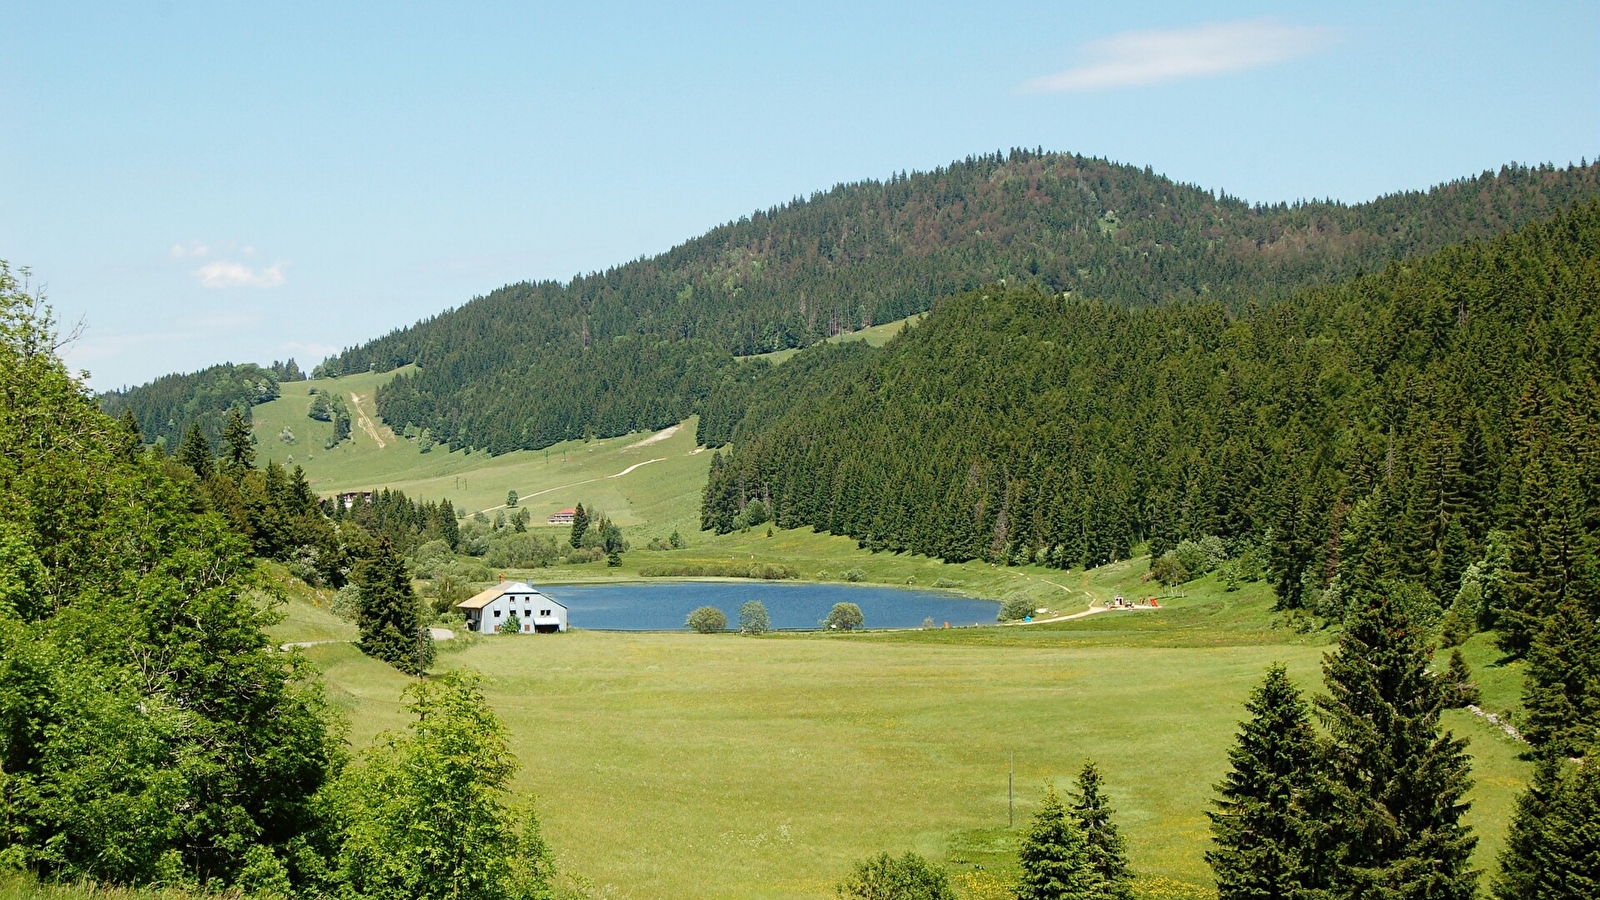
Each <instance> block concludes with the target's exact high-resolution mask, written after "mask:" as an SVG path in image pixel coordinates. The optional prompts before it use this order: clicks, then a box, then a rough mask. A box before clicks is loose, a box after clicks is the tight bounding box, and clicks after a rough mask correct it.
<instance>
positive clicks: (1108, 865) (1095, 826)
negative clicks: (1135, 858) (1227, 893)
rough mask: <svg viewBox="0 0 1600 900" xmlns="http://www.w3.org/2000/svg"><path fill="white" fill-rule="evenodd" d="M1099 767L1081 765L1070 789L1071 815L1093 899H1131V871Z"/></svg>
mask: <svg viewBox="0 0 1600 900" xmlns="http://www.w3.org/2000/svg"><path fill="white" fill-rule="evenodd" d="M1102 786H1103V780H1102V778H1101V776H1100V769H1099V767H1097V766H1096V765H1095V764H1094V763H1093V762H1086V763H1084V764H1083V771H1081V772H1079V773H1078V780H1077V784H1076V786H1075V787H1076V790H1075V791H1074V792H1073V797H1072V808H1071V814H1072V818H1073V821H1074V822H1076V823H1077V826H1078V829H1079V830H1080V831H1081V832H1082V833H1083V845H1084V856H1085V858H1086V859H1087V860H1088V863H1089V868H1090V869H1091V870H1093V871H1094V874H1095V882H1096V883H1095V889H1094V893H1093V894H1092V896H1093V897H1094V898H1095V900H1132V897H1133V873H1131V872H1129V871H1128V856H1127V847H1126V845H1125V843H1124V841H1123V839H1122V835H1121V834H1120V833H1119V832H1118V831H1117V823H1115V822H1113V821H1111V815H1112V813H1113V812H1114V810H1112V808H1111V802H1110V800H1109V799H1108V798H1107V797H1106V795H1105V794H1104V793H1103V792H1102V790H1101V788H1102Z"/></svg>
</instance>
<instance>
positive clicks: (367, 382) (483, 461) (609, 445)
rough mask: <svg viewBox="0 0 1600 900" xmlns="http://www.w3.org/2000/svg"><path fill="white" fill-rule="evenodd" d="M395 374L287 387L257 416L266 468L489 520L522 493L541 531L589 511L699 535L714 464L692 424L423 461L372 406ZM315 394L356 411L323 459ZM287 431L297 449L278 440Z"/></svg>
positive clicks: (324, 434) (323, 432)
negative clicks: (338, 398) (703, 494)
mask: <svg viewBox="0 0 1600 900" xmlns="http://www.w3.org/2000/svg"><path fill="white" fill-rule="evenodd" d="M396 374H398V373H397V372H387V373H383V374H377V373H364V374H360V375H347V376H344V377H342V378H321V379H313V380H310V381H297V382H285V383H284V384H283V385H282V395H281V396H280V397H279V398H278V399H276V400H273V401H271V402H268V403H264V404H261V405H260V406H257V407H255V410H254V429H255V434H256V441H257V454H258V457H259V461H260V463H261V464H262V465H265V464H266V462H267V461H268V460H276V461H278V462H280V463H284V464H286V465H291V466H293V465H299V466H302V467H304V468H305V470H306V475H307V477H308V478H309V479H310V481H311V485H312V487H313V488H314V489H315V490H316V491H317V492H318V493H320V494H323V495H327V494H331V493H333V492H335V491H343V490H363V489H376V488H385V487H387V488H398V489H400V490H402V491H405V492H406V494H407V495H408V496H411V497H417V498H422V499H429V500H441V499H446V498H448V499H449V500H450V501H451V502H452V503H454V504H455V506H456V508H457V509H459V510H466V511H469V512H470V511H475V510H489V511H490V512H491V513H492V512H493V510H495V509H497V508H499V507H500V506H502V505H503V504H504V503H505V502H506V493H507V492H508V491H512V490H515V491H517V492H518V494H519V495H520V496H521V497H523V498H524V499H523V500H522V505H523V506H525V507H527V508H528V509H529V510H531V511H532V512H533V514H534V523H535V524H536V525H537V524H539V523H542V522H543V521H544V520H545V518H546V517H547V516H549V514H550V513H552V512H555V511H556V510H558V509H561V508H563V507H569V506H572V505H574V504H576V503H579V502H582V503H584V504H585V505H587V506H594V507H598V508H600V509H603V510H605V511H606V512H607V513H608V514H609V515H610V516H611V517H612V518H613V519H615V520H616V521H617V522H618V523H620V524H622V525H623V526H637V525H652V526H657V527H661V528H665V529H666V530H665V532H664V533H670V532H671V529H672V527H685V528H698V527H699V525H698V521H699V519H698V516H699V512H698V508H699V502H700V491H701V489H702V488H703V487H704V485H705V477H706V469H707V467H708V466H709V464H710V461H711V459H710V454H702V453H697V452H696V449H697V448H696V447H695V445H694V424H695V423H694V421H693V420H690V421H689V422H686V423H684V424H683V425H682V426H680V427H678V428H677V429H667V430H666V431H663V432H658V433H656V434H654V435H650V434H635V435H623V436H622V437H616V438H608V439H606V440H593V441H587V442H585V441H568V442H565V443H562V444H557V445H555V446H553V447H550V448H547V449H545V450H538V451H517V452H514V453H507V454H504V455H501V456H490V455H488V454H486V453H469V452H467V451H465V450H458V451H456V452H454V453H452V452H450V451H449V448H447V447H445V446H443V445H435V446H434V447H433V448H432V449H431V450H429V451H428V452H426V453H424V452H422V450H421V445H420V444H419V443H418V442H416V441H408V440H406V439H405V438H403V437H401V436H399V435H397V434H395V432H394V430H393V429H391V428H389V427H388V425H387V424H385V423H384V422H383V420H382V418H380V417H379V416H378V414H377V410H376V408H375V407H374V406H373V402H372V397H373V392H374V391H375V390H376V388H377V387H378V386H379V385H381V384H383V383H385V382H387V381H388V380H389V379H391V378H393V377H394V376H395V375H396ZM312 390H319V391H329V392H337V393H339V394H340V395H342V396H343V397H344V399H345V402H346V404H348V405H349V407H350V412H351V418H352V422H351V427H350V440H348V441H345V442H344V443H342V444H340V445H339V446H338V447H336V448H334V449H332V450H324V449H323V443H324V442H325V441H326V440H327V438H328V437H330V436H331V435H332V432H333V426H332V425H331V424H330V423H327V422H319V421H317V420H315V419H312V418H310V417H309V416H307V415H306V409H307V407H308V406H310V403H311V391H312ZM358 410H359V412H358ZM369 426H370V427H369ZM285 428H287V429H289V430H290V431H291V432H292V433H293V435H294V438H295V441H294V443H292V444H291V443H287V442H285V441H283V440H281V439H280V437H279V435H280V434H281V433H282V432H283V430H284V429H285ZM630 469H631V471H628V470H630ZM625 471H627V474H626V475H624V474H622V473H623V472H625Z"/></svg>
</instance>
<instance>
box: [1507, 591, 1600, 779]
mask: <svg viewBox="0 0 1600 900" xmlns="http://www.w3.org/2000/svg"><path fill="white" fill-rule="evenodd" d="M1523 705H1524V706H1526V707H1527V727H1526V728H1525V729H1524V734H1525V735H1526V736H1527V738H1528V741H1529V742H1530V743H1532V744H1533V745H1534V747H1536V748H1538V750H1539V751H1540V752H1541V753H1544V754H1547V755H1550V756H1553V757H1576V756H1581V755H1582V754H1583V753H1584V751H1585V749H1586V748H1587V747H1589V746H1590V745H1591V744H1592V743H1593V742H1594V741H1595V740H1596V738H1597V737H1600V628H1597V627H1596V624H1595V617H1594V614H1593V613H1591V612H1589V611H1588V610H1587V609H1586V608H1585V606H1584V604H1582V603H1581V602H1579V601H1578V600H1577V598H1575V597H1568V598H1567V599H1565V600H1563V601H1561V603H1560V604H1559V605H1558V606H1557V607H1556V609H1555V612H1554V613H1553V614H1551V615H1550V616H1549V617H1548V619H1546V620H1545V622H1544V625H1543V627H1542V628H1541V629H1540V631H1539V634H1538V635H1537V636H1536V637H1535V638H1534V642H1533V648H1532V650H1531V651H1530V652H1529V654H1528V668H1527V680H1526V683H1525V686H1524V693H1523Z"/></svg>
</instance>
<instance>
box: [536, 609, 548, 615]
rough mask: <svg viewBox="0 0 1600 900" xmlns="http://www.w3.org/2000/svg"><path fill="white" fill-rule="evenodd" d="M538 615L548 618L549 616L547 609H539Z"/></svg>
mask: <svg viewBox="0 0 1600 900" xmlns="http://www.w3.org/2000/svg"><path fill="white" fill-rule="evenodd" d="M539 615H541V616H548V615H550V610H548V609H541V610H539Z"/></svg>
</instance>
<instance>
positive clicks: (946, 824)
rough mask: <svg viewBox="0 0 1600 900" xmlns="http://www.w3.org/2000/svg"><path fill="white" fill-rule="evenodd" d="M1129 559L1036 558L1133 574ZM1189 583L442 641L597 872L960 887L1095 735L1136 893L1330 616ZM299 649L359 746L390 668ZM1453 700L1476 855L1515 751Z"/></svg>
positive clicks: (1298, 668)
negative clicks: (863, 614)
mask: <svg viewBox="0 0 1600 900" xmlns="http://www.w3.org/2000/svg"><path fill="white" fill-rule="evenodd" d="M813 537H817V536H813ZM773 540H774V541H778V540H780V538H778V537H777V536H775V537H774V538H773ZM829 540H836V539H829ZM1146 570H1147V563H1146V561H1144V560H1138V561H1133V562H1125V563H1121V564H1118V565H1116V566H1112V567H1106V568H1104V569H1100V570H1095V571H1091V572H1086V573H1085V572H1078V573H1061V572H1053V573H1050V574H1052V575H1054V576H1056V577H1057V578H1062V577H1063V576H1065V580H1064V581H1063V582H1062V583H1064V584H1068V585H1069V586H1070V587H1071V588H1073V589H1074V590H1075V591H1085V590H1088V591H1094V592H1096V593H1103V592H1111V591H1116V592H1122V593H1133V592H1132V591H1130V590H1129V589H1130V588H1136V587H1138V586H1140V585H1141V584H1142V582H1141V578H1142V577H1143V574H1144V572H1145V571H1146ZM1024 576H1026V577H1032V576H1028V574H1027V573H1017V572H1013V573H1011V576H1010V577H1024ZM975 577H977V576H975ZM994 577H996V578H998V577H999V576H998V575H996V576H994ZM1186 594H1187V596H1185V597H1182V598H1174V599H1171V600H1169V601H1167V603H1166V607H1165V608H1163V609H1162V610H1159V611H1153V612H1144V611H1140V612H1131V613H1104V614H1100V615H1096V616H1092V617H1090V618H1087V619H1082V620H1077V621H1072V622H1065V623H1059V624H1047V625H1030V626H1015V627H995V628H984V629H953V630H950V631H944V630H936V631H929V632H920V631H910V632H868V633H864V634H859V635H849V636H843V635H823V634H810V635H807V634H798V635H796V634H785V635H773V636H767V637H763V638H759V639H751V638H741V637H738V636H734V635H727V636H716V637H705V636H700V635H693V634H681V635H680V634H618V633H596V632H582V631H575V632H572V633H569V634H566V635H561V636H552V637H542V638H531V639H530V638H523V637H507V638H486V639H477V640H475V641H474V642H472V643H470V644H465V645H462V646H459V647H451V646H450V645H444V647H443V648H442V652H441V655H440V663H439V666H440V667H441V668H470V669H474V670H476V671H479V672H482V673H485V674H486V675H488V676H489V683H488V695H489V699H490V702H491V704H492V705H493V707H494V709H495V710H496V712H497V713H498V714H499V715H501V716H502V717H503V718H504V719H505V720H506V722H507V724H508V725H509V727H510V731H511V737H512V746H513V748H514V750H515V752H516V754H517V758H518V759H519V760H520V761H521V762H522V764H523V769H522V772H521V773H520V775H519V778H518V783H517V787H518V789H520V790H526V791H530V792H533V793H535V794H536V795H537V796H538V798H539V803H540V809H541V815H542V817H543V821H544V823H545V825H546V830H547V834H548V836H549V837H550V839H551V841H552V844H553V845H554V846H555V847H556V849H557V852H558V856H559V858H560V862H561V865H562V867H563V868H565V869H567V870H569V871H574V872H577V873H580V874H582V875H584V876H585V877H588V878H591V879H593V880H594V882H595V885H596V888H595V895H596V896H613V897H636V898H644V897H663V898H664V897H683V896H697V897H730V898H731V897H763V898H790V897H793V898H801V897H818V898H820V897H827V896H831V895H832V884H833V883H834V882H835V881H836V880H837V879H838V878H839V877H840V876H841V875H842V874H843V873H844V872H845V871H846V869H847V867H848V865H849V864H850V862H851V861H853V860H855V859H858V858H860V857H863V856H865V855H867V854H869V853H874V852H877V851H878V850H893V851H899V850H903V849H915V850H918V851H920V852H922V853H925V854H928V855H930V856H932V857H934V858H937V859H940V860H942V861H944V862H945V863H946V864H948V865H950V866H951V868H952V869H953V870H955V871H956V872H957V873H958V883H960V884H961V885H963V886H964V888H965V889H966V891H967V895H968V896H972V897H993V896H1000V894H998V893H997V891H998V890H999V889H1000V884H1001V883H1002V882H1003V881H1004V880H1005V879H1006V878H1008V877H1009V876H1010V874H1011V872H1012V871H1013V866H1014V862H1013V859H1014V852H1015V846H1016V839H1017V836H1018V834H1019V832H1020V828H1021V827H1022V826H1023V825H1025V823H1026V820H1027V816H1028V815H1029V814H1030V813H1031V811H1032V809H1033V807H1034V804H1035V803H1036V802H1037V800H1038V798H1039V796H1040V793H1041V791H1042V787H1043V785H1044V783H1045V782H1046V781H1053V782H1055V783H1057V784H1060V785H1064V784H1065V783H1066V782H1067V781H1068V780H1069V779H1070V778H1071V776H1072V775H1073V773H1074V772H1075V771H1076V769H1077V767H1078V766H1080V765H1081V764H1082V761H1083V760H1084V759H1085V758H1094V759H1095V760H1097V761H1098V762H1099V763H1100V764H1101V765H1102V768H1103V769H1104V771H1105V772H1106V775H1107V778H1108V781H1109V788H1110V791H1111V795H1112V797H1113V800H1114V802H1115V804H1116V807H1117V810H1118V819H1119V822H1120V823H1121V824H1122V827H1123V828H1124V829H1125V831H1126V833H1127V835H1128V838H1129V846H1130V853H1131V858H1132V862H1133V864H1134V866H1135V868H1136V870H1137V871H1138V873H1139V875H1140V879H1141V881H1140V886H1141V891H1142V896H1146V897H1168V898H1170V897H1178V898H1184V897H1194V898H1199V897H1204V896H1209V894H1208V884H1209V881H1208V871H1207V869H1206V867H1205V864H1204V861H1203V856H1202V854H1203V852H1204V850H1205V849H1206V842H1207V840H1208V832H1207V827H1206V820H1205V818H1204V815H1203V813H1204V810H1205V808H1206V803H1207V802H1208V800H1209V799H1210V796H1211V788H1210V786H1211V785H1212V784H1214V783H1215V782H1216V781H1217V779H1218V778H1219V777H1220V776H1221V774H1222V772H1223V770H1224V768H1225V766H1226V751H1227V747H1228V745H1229V743H1230V741H1231V740H1232V736H1233V732H1234V729H1235V727H1236V724H1237V720H1238V719H1239V718H1240V716H1241V715H1242V707H1241V703H1242V701H1243V699H1244V696H1245V694H1246V693H1247V692H1248V691H1249V689H1250V688H1251V686H1252V685H1253V684H1254V683H1255V682H1256V681H1257V680H1258V679H1259V678H1260V676H1261V674H1262V673H1263V671H1264V670H1265V668H1266V666H1267V665H1268V664H1269V663H1271V662H1274V661H1280V662H1284V663H1286V664H1288V665H1289V667H1290V671H1291V674H1292V675H1293V676H1294V677H1295V678H1296V679H1297V680H1299V681H1300V682H1301V683H1302V684H1303V685H1304V686H1305V687H1306V688H1308V689H1315V688H1316V687H1317V686H1318V684H1319V683H1320V670H1319V663H1320V658H1321V654H1322V653H1323V652H1324V651H1325V650H1326V636H1325V635H1322V634H1316V633H1314V634H1309V635H1304V634H1299V633H1297V632H1296V631H1295V630H1293V629H1290V628H1283V627H1278V628H1274V627H1273V625H1274V622H1273V618H1274V617H1273V614H1272V613H1271V612H1270V598H1269V596H1268V594H1267V592H1266V591H1265V590H1264V586H1261V585H1252V586H1248V587H1247V588H1246V589H1245V590H1242V591H1239V592H1236V593H1227V592H1224V591H1223V590H1221V588H1220V586H1218V585H1217V584H1216V583H1215V580H1214V579H1210V578H1207V579H1203V580H1201V581H1199V582H1196V583H1193V584H1191V585H1188V586H1186ZM295 602H299V600H296V601H295ZM1279 624H1282V623H1279ZM306 652H307V654H308V655H309V656H310V657H311V658H312V659H313V660H314V661H316V662H317V663H318V664H319V665H320V666H321V667H322V669H323V671H324V672H325V673H326V678H327V682H328V685H329V692H330V696H331V697H332V699H333V701H334V702H335V704H336V705H337V706H338V707H340V708H341V709H342V710H343V711H344V712H345V713H346V714H347V715H348V716H350V718H351V722H352V733H351V739H352V741H353V743H354V744H355V745H356V746H358V747H359V746H365V745H367V744H369V743H371V742H372V740H373V739H374V737H375V736H376V735H377V734H378V733H379V732H381V731H383V730H385V729H391V728H396V727H399V726H400V725H401V724H402V719H401V715H400V711H399V706H398V703H397V699H398V695H399V692H400V690H401V689H402V688H403V686H404V683H405V679H404V678H403V677H402V676H400V675H398V674H396V673H395V672H394V671H393V670H392V669H389V668H388V667H386V666H383V665H381V664H378V663H375V662H373V661H371V660H369V659H366V658H365V657H362V656H361V655H360V654H359V653H358V652H356V651H355V650H354V649H353V648H351V647H349V646H347V645H326V646H318V647H313V648H311V649H310V650H308V651H306ZM1448 726H1449V727H1450V728H1452V729H1454V730H1455V731H1457V732H1458V733H1460V734H1463V735H1466V736H1467V737H1468V738H1470V740H1471V742H1472V753H1473V755H1474V760H1475V765H1474V777H1475V779H1476V782H1477V786H1476V787H1475V789H1474V792H1473V794H1472V800H1473V803H1474V809H1473V812H1472V814H1471V821H1472V823H1473V824H1474V826H1475V827H1476V828H1477V829H1478V830H1479V834H1480V837H1481V838H1482V841H1481V843H1480V846H1479V849H1478V856H1477V864H1478V865H1479V866H1480V867H1485V868H1492V861H1493V858H1494V854H1495V853H1496V852H1498V848H1499V846H1500V844H1501V831H1502V827H1503V823H1504V822H1505V820H1506V817H1507V816H1508V815H1509V810H1510V805H1511V802H1512V797H1513V795H1514V792H1515V791H1516V790H1517V789H1519V788H1520V786H1521V785H1522V784H1523V783H1524V780H1525V778H1526V775H1527V773H1526V771H1525V764H1524V763H1522V762H1520V761H1519V760H1518V759H1517V758H1516V752H1517V746H1516V745H1514V744H1513V743H1512V742H1511V741H1510V740H1509V739H1508V738H1506V737H1505V736H1504V735H1502V734H1500V733H1499V732H1497V731H1495V730H1494V729H1492V728H1490V727H1489V726H1487V725H1486V724H1485V723H1483V722H1482V720H1480V719H1477V718H1476V717H1473V716H1471V715H1468V714H1464V713H1451V714H1450V715H1449V717H1448ZM1012 754H1015V760H1016V786H1017V790H1016V798H1017V820H1016V821H1017V823H1018V827H1017V828H1015V829H1008V828H1007V827H1006V824H1007V823H1006V815H1007V798H1006V775H1007V766H1008V763H1009V760H1010V758H1011V756H1012Z"/></svg>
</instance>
